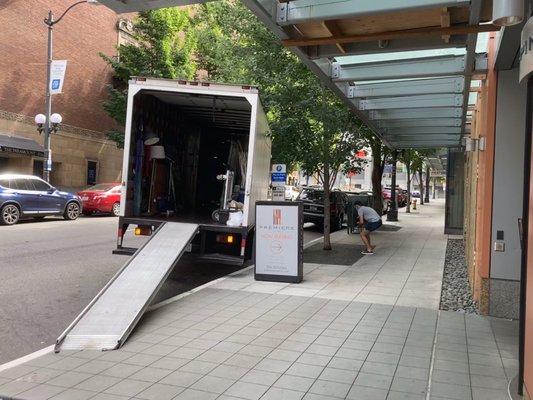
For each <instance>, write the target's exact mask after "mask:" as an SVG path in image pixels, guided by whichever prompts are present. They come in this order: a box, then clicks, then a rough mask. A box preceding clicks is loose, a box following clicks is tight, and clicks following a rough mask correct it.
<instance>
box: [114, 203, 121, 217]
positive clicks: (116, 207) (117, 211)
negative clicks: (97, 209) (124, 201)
mask: <svg viewBox="0 0 533 400" xmlns="http://www.w3.org/2000/svg"><path fill="white" fill-rule="evenodd" d="M112 211H113V215H114V216H115V217H118V216H119V215H120V203H114V204H113V210H112Z"/></svg>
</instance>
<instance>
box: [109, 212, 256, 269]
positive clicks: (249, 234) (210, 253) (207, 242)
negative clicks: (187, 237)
mask: <svg viewBox="0 0 533 400" xmlns="http://www.w3.org/2000/svg"><path fill="white" fill-rule="evenodd" d="M164 222H166V220H162V219H149V218H130V217H119V222H118V238H117V248H116V249H115V250H113V254H124V255H132V254H134V253H135V251H136V250H137V249H136V248H132V247H125V246H123V245H122V242H123V240H122V239H123V237H124V234H125V232H126V230H127V228H128V226H129V225H136V226H142V227H151V228H152V229H151V230H152V231H153V230H155V229H157V228H158V227H159V226H160V225H161V224H162V223H164ZM198 230H199V232H198V234H197V236H196V239H195V240H194V241H193V245H192V248H191V251H190V252H189V253H186V257H187V258H195V259H197V260H202V261H208V262H216V263H221V264H229V265H244V264H245V262H246V261H247V260H248V259H250V257H251V248H252V247H251V246H253V231H254V226H241V227H231V226H227V225H223V224H216V223H213V224H200V225H199V228H198ZM148 231H150V229H148ZM220 235H222V236H223V237H226V236H233V238H232V242H231V243H232V244H231V245H228V246H227V247H226V248H224V246H222V245H220V243H213V237H218V236H220ZM226 250H227V251H226Z"/></svg>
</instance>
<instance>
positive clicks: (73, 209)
mask: <svg viewBox="0 0 533 400" xmlns="http://www.w3.org/2000/svg"><path fill="white" fill-rule="evenodd" d="M80 211H81V210H80V205H79V204H78V203H76V202H75V201H71V202H70V203H68V204H67V206H66V207H65V212H64V213H63V218H65V219H66V220H69V221H72V220H75V219H77V218H78V217H79V216H80Z"/></svg>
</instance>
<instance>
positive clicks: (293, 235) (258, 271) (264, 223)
mask: <svg viewBox="0 0 533 400" xmlns="http://www.w3.org/2000/svg"><path fill="white" fill-rule="evenodd" d="M255 210H256V211H255V215H256V217H255V218H256V224H255V232H256V233H255V280H258V281H272V282H290V283H299V282H301V281H302V279H303V206H302V204H301V203H300V202H276V201H258V202H257V203H256V207H255Z"/></svg>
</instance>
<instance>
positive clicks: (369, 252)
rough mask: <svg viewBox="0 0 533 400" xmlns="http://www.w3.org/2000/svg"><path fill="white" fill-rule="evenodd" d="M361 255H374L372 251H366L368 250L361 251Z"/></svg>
mask: <svg viewBox="0 0 533 400" xmlns="http://www.w3.org/2000/svg"><path fill="white" fill-rule="evenodd" d="M361 254H364V255H370V254H374V252H373V251H368V250H363V251H362V252H361Z"/></svg>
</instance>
